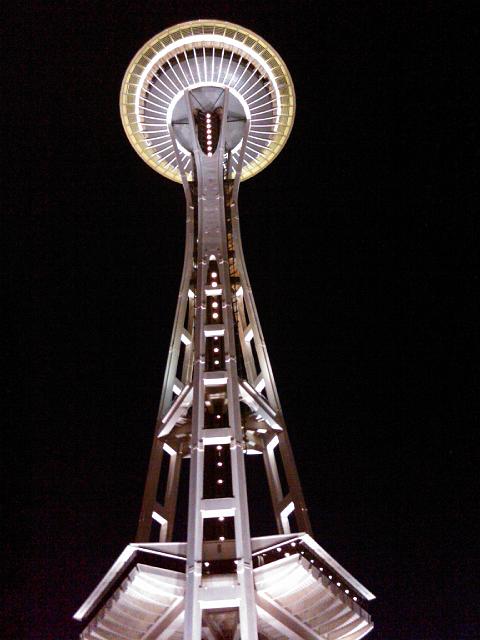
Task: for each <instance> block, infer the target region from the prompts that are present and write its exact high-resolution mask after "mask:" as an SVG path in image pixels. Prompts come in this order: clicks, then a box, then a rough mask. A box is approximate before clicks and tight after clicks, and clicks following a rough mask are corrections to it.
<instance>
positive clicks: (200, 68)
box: [120, 20, 295, 182]
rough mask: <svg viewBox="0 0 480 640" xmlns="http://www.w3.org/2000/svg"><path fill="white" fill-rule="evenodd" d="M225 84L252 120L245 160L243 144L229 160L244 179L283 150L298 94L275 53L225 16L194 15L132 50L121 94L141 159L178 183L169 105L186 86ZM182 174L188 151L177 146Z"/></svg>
mask: <svg viewBox="0 0 480 640" xmlns="http://www.w3.org/2000/svg"><path fill="white" fill-rule="evenodd" d="M207 86H208V87H212V88H213V87H217V88H218V89H219V90H220V91H222V90H223V88H225V87H228V88H229V91H230V92H231V94H232V95H234V96H235V98H236V99H237V100H239V101H240V102H241V103H242V105H243V109H244V111H245V114H246V116H247V117H248V118H249V119H250V130H249V134H248V141H247V146H246V150H245V157H244V160H243V164H242V166H241V167H240V166H239V162H240V145H237V147H236V148H234V149H232V159H233V166H234V168H235V170H236V171H239V170H240V171H241V179H242V180H246V179H247V178H251V177H252V176H254V175H255V174H257V173H259V172H260V171H262V170H263V169H264V168H265V167H266V166H267V165H268V164H270V162H272V160H273V159H274V158H275V157H276V156H277V155H278V154H279V153H280V151H281V150H282V148H283V146H284V145H285V143H286V141H287V138H288V136H289V134H290V131H291V129H292V125H293V120H294V116H295V92H294V88H293V83H292V79H291V77H290V74H289V72H288V69H287V67H286V65H285V63H284V62H283V60H282V59H281V57H280V56H279V55H278V53H277V52H276V51H275V50H274V49H273V48H272V47H271V46H270V45H269V44H268V43H267V42H265V40H263V39H262V38H260V37H259V36H257V35H256V34H255V33H253V32H252V31H250V30H248V29H245V28H243V27H240V26H238V25H236V24H232V23H230V22H224V21H219V20H194V21H191V22H184V23H181V24H177V25H175V26H173V27H171V28H169V29H165V31H162V32H161V33H159V34H158V35H156V36H154V37H153V38H152V39H151V40H149V41H148V42H147V43H146V44H145V45H144V46H143V47H142V48H141V49H140V50H139V51H138V53H137V54H136V55H135V56H134V58H133V60H132V61H131V63H130V65H129V67H128V69H127V72H126V74H125V77H124V79H123V83H122V88H121V92H120V112H121V117H122V123H123V126H124V129H125V132H126V134H127V137H128V139H129V140H130V142H131V144H132V145H133V147H134V149H135V151H136V152H137V153H138V154H139V155H140V157H141V158H142V159H143V160H144V161H145V162H146V163H147V164H149V165H150V166H151V167H152V168H153V169H155V171H158V173H161V174H162V175H163V176H165V177H166V178H169V179H170V180H174V181H175V182H181V177H180V171H179V168H178V162H177V158H176V155H175V153H174V150H173V144H172V140H171V138H170V135H169V132H168V124H169V119H170V118H171V113H172V108H170V109H169V107H171V105H172V104H175V102H176V101H177V100H178V99H179V98H180V96H181V95H183V92H184V91H185V89H187V88H188V89H194V88H197V87H207ZM180 160H181V162H182V163H183V166H184V168H185V170H186V171H187V173H189V172H190V171H191V169H192V167H191V162H192V161H191V157H190V154H189V153H188V151H187V150H186V149H183V148H180Z"/></svg>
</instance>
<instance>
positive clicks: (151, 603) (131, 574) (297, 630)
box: [74, 534, 374, 640]
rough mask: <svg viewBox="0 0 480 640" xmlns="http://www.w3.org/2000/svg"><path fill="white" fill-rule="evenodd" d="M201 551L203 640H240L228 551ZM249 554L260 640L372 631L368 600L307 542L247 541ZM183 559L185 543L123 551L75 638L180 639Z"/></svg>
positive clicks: (217, 547) (84, 611) (81, 614)
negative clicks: (250, 556) (202, 562)
mask: <svg viewBox="0 0 480 640" xmlns="http://www.w3.org/2000/svg"><path fill="white" fill-rule="evenodd" d="M207 547H208V548H206V549H205V550H204V557H208V558H210V559H209V560H206V561H205V562H204V568H203V577H202V591H203V595H202V600H201V605H202V609H203V618H202V620H203V624H202V640H240V632H239V625H238V609H237V606H238V591H237V574H236V564H235V560H234V558H233V557H232V553H231V551H232V547H231V545H229V541H225V542H224V543H223V544H219V543H217V542H213V543H207ZM252 550H253V562H254V580H255V590H256V611H255V613H254V615H256V616H257V621H258V637H259V640H292V639H295V640H300V639H308V640H358V639H359V638H363V636H365V635H366V634H367V633H368V632H369V631H370V630H371V629H372V628H373V623H372V621H371V618H370V615H369V614H368V613H367V611H366V609H365V606H366V603H367V602H368V601H369V600H372V599H373V598H374V596H373V594H371V593H370V592H369V591H368V590H367V589H365V587H363V586H362V585H361V584H360V583H359V582H358V581H357V580H355V578H353V576H351V575H350V574H349V573H348V572H346V571H345V570H344V569H343V567H341V566H340V565H338V563H337V562H336V561H335V560H334V559H333V558H332V557H331V556H329V555H328V554H327V553H326V552H325V550H324V549H322V547H320V546H319V545H318V544H317V543H316V542H315V541H314V540H313V539H312V538H311V537H310V536H309V535H307V534H288V535H281V536H265V537H262V538H253V539H252ZM185 554H186V544H185V543H158V544H135V545H134V544H132V545H129V546H128V547H127V548H126V549H125V551H124V553H123V554H122V555H121V556H120V558H119V559H118V560H117V562H116V563H115V564H114V565H113V567H112V568H111V570H110V571H109V572H108V574H107V575H106V576H105V578H104V580H103V581H102V582H101V583H100V584H99V585H98V587H97V588H96V589H95V591H94V592H93V593H92V594H91V596H90V597H89V598H88V599H87V600H86V602H85V603H84V605H82V607H81V608H80V609H79V610H78V611H77V613H76V614H75V616H74V617H75V618H76V619H77V620H79V621H82V622H86V623H87V627H86V628H85V630H84V631H83V633H82V634H81V636H80V637H81V639H82V640H114V639H115V640H117V639H118V640H124V639H128V640H156V639H161V640H164V639H165V640H166V639H167V638H171V639H172V640H182V639H183V637H184V636H183V622H184V619H183V618H184V594H185V571H184V567H185ZM252 613H253V612H252Z"/></svg>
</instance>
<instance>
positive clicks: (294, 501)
mask: <svg viewBox="0 0 480 640" xmlns="http://www.w3.org/2000/svg"><path fill="white" fill-rule="evenodd" d="M120 111H121V118H122V122H123V126H124V129H125V132H126V135H127V137H128V139H129V141H130V143H131V144H132V146H133V148H134V149H135V151H136V152H137V153H138V154H139V155H140V157H141V158H142V159H143V160H144V161H145V162H146V163H147V164H148V165H150V167H152V169H154V170H155V171H157V172H158V173H160V174H161V175H163V176H164V177H166V178H168V179H170V180H173V181H175V182H179V183H181V184H182V185H183V190H184V194H185V199H186V236H185V258H184V264H183V271H182V276H181V283H180V291H179V296H178V303H177V309H176V314H175V320H174V326H173V332H172V338H171V343H170V349H169V352H168V359H167V365H166V372H165V378H164V383H163V389H162V393H161V398H160V406H159V411H158V418H157V422H156V425H155V429H154V436H153V444H152V450H151V455H150V463H149V467H148V472H147V478H146V483H145V492H144V496H143V501H142V507H141V513H140V518H139V524H138V530H137V536H136V540H135V542H133V543H131V544H129V545H128V546H127V547H126V548H125V550H124V551H123V553H122V554H121V555H120V557H119V558H118V559H117V561H116V562H115V563H114V565H113V566H112V567H111V569H110V570H109V571H108V573H107V574H106V576H105V577H104V578H103V579H102V581H101V582H100V583H99V584H98V586H97V587H96V588H95V589H94V591H93V592H92V593H91V595H90V596H89V597H88V598H87V600H86V601H85V602H84V604H83V605H82V606H81V607H80V609H79V610H78V611H77V613H76V614H75V618H76V619H77V620H79V621H81V622H82V623H83V624H84V630H83V632H82V634H81V638H82V640H113V639H117V638H118V639H120V640H123V639H129V640H130V639H131V640H154V639H167V638H171V639H173V640H180V639H185V640H187V639H188V640H239V639H241V640H254V639H255V640H256V639H259V640H287V639H288V640H290V639H296V640H299V639H306V640H320V639H322V640H358V639H359V638H362V637H363V636H364V635H366V634H367V633H368V632H369V631H370V630H371V629H372V627H373V624H372V621H371V617H370V615H369V613H368V612H367V605H368V602H369V601H370V600H372V599H373V598H374V596H373V594H372V593H371V592H370V591H369V590H368V589H367V588H366V587H364V586H363V585H362V584H360V582H358V580H356V579H355V578H354V577H353V576H352V575H351V574H350V573H348V571H346V570H345V569H344V568H343V567H342V566H341V565H340V564H339V563H338V562H336V561H335V560H334V558H333V557H332V556H330V555H329V554H328V553H327V551H326V550H325V549H323V548H322V547H321V546H320V545H319V544H318V542H316V541H315V540H314V538H313V532H312V529H311V525H310V520H309V515H308V511H307V507H306V505H305V500H304V497H303V492H302V487H301V484H300V479H299V475H298V472H297V467H296V465H295V460H294V457H293V453H292V448H291V445H290V441H289V438H288V433H287V428H286V425H285V420H284V417H283V414H282V409H281V406H280V401H279V397H278V393H277V388H276V385H275V380H274V377H273V373H272V368H271V365H270V360H269V357H268V353H267V349H266V343H265V339H264V335H263V332H262V328H261V325H260V321H259V317H258V313H257V309H256V306H255V302H254V299H253V294H252V288H251V285H250V281H249V278H248V274H247V270H246V267H245V260H244V255H243V250H242V243H241V237H240V227H239V212H238V192H239V186H240V182H241V181H242V180H246V179H248V178H251V177H253V176H255V175H256V174H257V173H259V172H260V171H262V170H263V169H264V168H265V167H266V166H267V165H268V164H269V163H270V162H272V160H274V158H275V157H276V156H277V155H278V154H279V153H280V151H281V149H282V148H283V146H284V145H285V143H286V141H287V139H288V136H289V134H290V131H291V129H292V126H293V121H294V116H295V93H294V88H293V83H292V79H291V77H290V74H289V72H288V69H287V67H286V65H285V63H284V62H283V60H282V59H281V57H280V56H279V55H278V53H277V52H276V51H275V50H274V49H273V48H272V47H271V46H270V45H269V44H268V43H267V42H265V41H264V40H263V39H262V38H261V37H259V36H258V35H256V34H255V33H253V32H251V31H249V30H248V29H245V28H243V27H240V26H238V25H235V24H231V23H228V22H224V21H218V20H196V21H192V22H186V23H182V24H178V25H175V26H174V27H171V28H169V29H166V30H165V31H162V32H161V33H159V34H158V35H156V36H155V37H154V38H152V39H151V40H149V41H148V42H147V43H146V44H145V45H144V46H143V47H142V48H141V49H140V50H139V51H138V53H137V54H136V55H135V56H134V58H133V60H132V61H131V63H130V65H129V67H128V69H127V72H126V74H125V77H124V80H123V83H122V88H121V93H120ZM259 206H261V198H260V197H259ZM258 232H259V233H262V230H259V231H258ZM250 456H262V458H263V463H264V465H263V467H264V471H265V476H266V482H267V484H268V487H269V491H270V496H271V502H272V510H273V521H272V530H276V533H275V534H274V535H268V536H261V537H252V536H251V532H250V522H249V497H248V490H247V482H246V470H245V469H246V465H248V464H249V460H250ZM182 474H188V485H189V493H188V532H187V540H186V541H185V540H176V539H175V516H176V511H177V503H178V502H179V499H178V496H179V484H180V477H181V475H182Z"/></svg>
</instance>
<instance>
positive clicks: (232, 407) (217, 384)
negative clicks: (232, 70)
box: [185, 92, 258, 640]
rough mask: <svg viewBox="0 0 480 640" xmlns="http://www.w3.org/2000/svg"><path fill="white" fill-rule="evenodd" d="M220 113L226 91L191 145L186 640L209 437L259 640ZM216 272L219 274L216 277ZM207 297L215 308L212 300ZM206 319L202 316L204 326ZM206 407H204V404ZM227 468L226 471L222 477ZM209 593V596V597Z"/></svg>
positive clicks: (196, 599)
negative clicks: (206, 135) (216, 329)
mask: <svg viewBox="0 0 480 640" xmlns="http://www.w3.org/2000/svg"><path fill="white" fill-rule="evenodd" d="M187 97H188V95H187ZM190 106H191V105H190ZM192 111H193V110H192V109H190V110H189V121H190V127H191V129H192V131H194V132H195V135H194V136H193V137H194V139H195V141H196V135H197V134H196V128H195V123H194V122H193V114H192ZM227 113H228V93H227V92H225V97H224V103H223V110H222V116H223V117H222V123H221V128H220V137H219V140H218V146H217V149H216V151H215V152H213V153H208V154H206V153H203V152H202V150H201V149H200V147H199V145H198V142H197V141H196V142H195V151H194V156H195V165H196V169H197V172H196V175H197V181H198V184H197V190H198V256H199V259H198V269H197V272H198V273H197V292H196V293H197V305H196V327H195V340H194V350H195V367H194V376H193V384H194V394H193V398H194V399H193V414H192V443H191V447H192V449H191V475H190V493H189V520H188V545H187V591H186V603H185V609H186V610H185V638H188V639H189V640H200V637H201V623H202V620H201V618H202V603H203V606H204V607H205V610H208V609H209V608H210V607H211V606H212V601H211V600H209V601H206V600H205V599H204V598H202V574H201V571H202V562H203V544H204V540H203V538H204V535H203V529H204V527H203V524H204V523H203V520H202V508H203V511H204V512H206V513H208V509H209V500H210V499H212V500H214V499H213V498H210V495H211V494H212V493H211V492H212V488H211V487H208V486H207V485H208V483H206V481H205V472H206V469H205V460H206V459H207V458H208V457H209V452H206V449H209V448H210V446H211V444H206V443H208V442H211V441H212V439H213V441H215V438H220V441H221V442H223V443H227V442H229V443H230V446H229V454H230V460H229V464H228V465H226V467H224V472H228V473H229V474H230V475H231V477H230V478H228V485H231V488H232V491H231V493H232V495H231V496H230V497H229V498H230V500H232V501H233V502H232V504H233V507H232V508H231V511H232V515H233V524H234V538H235V556H236V558H235V560H236V565H237V574H236V575H237V580H238V589H237V590H236V591H237V594H238V598H239V601H240V605H239V616H240V633H241V637H242V640H256V639H257V637H258V636H257V626H256V608H255V598H254V583H253V573H252V559H251V542H250V526H249V519H248V504H247V490H246V477H245V463H244V458H243V447H242V423H241V413H240V399H239V387H238V377H237V365H236V352H235V337H234V324H233V323H234V320H233V311H232V285H231V282H230V273H229V268H228V248H227V234H226V222H225V202H224V181H223V180H224V178H223V149H224V128H225V125H226V120H227ZM200 117H201V118H202V122H204V121H206V122H208V120H210V119H211V118H212V116H209V117H206V116H205V119H204V120H203V114H198V115H197V118H200ZM217 124H218V123H217ZM212 129H213V127H212ZM211 260H212V261H213V264H215V265H216V267H215V273H216V276H215V278H213V277H212V272H211V271H210V275H209V266H208V265H209V262H210V261H211ZM217 269H218V272H217V271H216V270H217ZM212 299H213V300H214V302H215V305H216V306H214V304H213V302H211V301H212ZM219 304H220V305H221V314H220V313H219V311H220V310H219V307H218V305H219ZM207 316H208V318H209V319H208V320H207ZM220 318H221V320H222V324H223V327H222V329H221V331H222V338H221V340H222V341H223V344H222V351H223V360H224V367H225V369H224V371H218V370H215V366H216V362H217V361H218V362H219V358H217V357H216V356H214V355H213V349H214V347H213V346H212V344H213V343H212V344H210V343H209V345H208V349H209V350H212V353H210V351H208V353H207V337H206V335H205V327H206V326H207V324H208V326H209V327H210V322H214V323H215V322H219V319H220ZM219 342H220V341H219ZM212 356H213V357H212ZM207 362H208V363H209V365H208V367H207V365H206V363H207ZM212 365H213V369H212ZM207 384H208V387H207ZM212 388H213V389H214V393H212V394H211V396H210V397H212V402H213V401H214V402H215V403H219V404H218V407H219V408H218V416H217V415H214V416H209V423H208V425H207V424H206V422H205V421H206V416H207V414H206V408H205V404H206V400H207V396H206V391H207V389H210V390H211V389H212ZM213 398H214V400H213ZM208 402H209V403H210V400H209V401H208ZM210 417H213V418H217V417H218V418H221V422H222V424H221V428H218V429H217V428H214V431H210V426H209V425H210ZM225 417H226V423H225ZM207 427H208V428H207ZM209 431H210V433H209ZM212 433H215V436H212ZM217 446H219V447H220V446H221V447H222V449H223V448H224V444H223V445H217ZM227 468H228V469H229V471H227ZM230 480H231V482H230ZM225 481H226V478H225V479H224V480H223V481H222V484H223V482H225ZM204 488H206V489H207V494H208V495H207V496H206V495H204V493H203V492H204ZM212 495H214V494H212ZM206 517H208V516H206ZM230 517H231V516H230ZM222 520H223V518H222ZM223 539H224V538H223V535H222V536H219V538H218V540H219V541H220V542H222V541H223ZM209 593H211V591H210V592H209ZM219 596H220V594H219ZM225 596H226V594H225V593H222V598H225ZM227 597H228V596H227ZM219 599H220V597H219ZM234 603H235V598H233V599H232V606H235V604H234ZM213 606H215V605H213Z"/></svg>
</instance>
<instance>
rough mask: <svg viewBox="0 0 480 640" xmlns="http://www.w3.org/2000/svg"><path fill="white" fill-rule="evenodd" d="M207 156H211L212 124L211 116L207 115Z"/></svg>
mask: <svg viewBox="0 0 480 640" xmlns="http://www.w3.org/2000/svg"><path fill="white" fill-rule="evenodd" d="M206 118H207V156H208V157H211V156H212V123H211V120H210V118H211V115H210V114H209V113H207V115H206Z"/></svg>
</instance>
